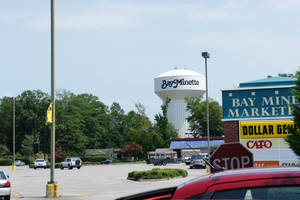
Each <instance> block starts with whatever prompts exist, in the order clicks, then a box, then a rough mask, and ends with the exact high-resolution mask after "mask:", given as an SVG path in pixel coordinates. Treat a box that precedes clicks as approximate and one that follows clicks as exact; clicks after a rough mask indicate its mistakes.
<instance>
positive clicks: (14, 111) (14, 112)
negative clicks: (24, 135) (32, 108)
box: [13, 97, 16, 165]
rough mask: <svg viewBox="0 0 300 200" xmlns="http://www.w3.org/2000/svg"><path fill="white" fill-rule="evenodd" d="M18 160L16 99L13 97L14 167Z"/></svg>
mask: <svg viewBox="0 0 300 200" xmlns="http://www.w3.org/2000/svg"><path fill="white" fill-rule="evenodd" d="M15 159H16V98H15V97H13V165H15V164H14V163H15Z"/></svg>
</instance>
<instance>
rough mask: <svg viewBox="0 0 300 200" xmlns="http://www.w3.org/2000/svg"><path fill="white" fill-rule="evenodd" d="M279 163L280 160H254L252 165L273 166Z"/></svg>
mask: <svg viewBox="0 0 300 200" xmlns="http://www.w3.org/2000/svg"><path fill="white" fill-rule="evenodd" d="M279 165H280V162H279V161H278V160H263V161H254V167H274V166H279Z"/></svg>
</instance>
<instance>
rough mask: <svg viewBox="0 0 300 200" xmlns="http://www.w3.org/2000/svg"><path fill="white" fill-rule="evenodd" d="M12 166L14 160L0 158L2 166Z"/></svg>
mask: <svg viewBox="0 0 300 200" xmlns="http://www.w3.org/2000/svg"><path fill="white" fill-rule="evenodd" d="M11 164H12V159H8V158H0V166H9V165H11Z"/></svg>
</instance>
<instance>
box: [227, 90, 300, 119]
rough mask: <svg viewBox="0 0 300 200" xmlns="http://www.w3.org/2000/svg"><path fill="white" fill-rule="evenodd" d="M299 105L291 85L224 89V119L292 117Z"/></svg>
mask: <svg viewBox="0 0 300 200" xmlns="http://www.w3.org/2000/svg"><path fill="white" fill-rule="evenodd" d="M290 104H296V105H299V103H298V102H297V99H296V97H295V96H294V95H293V94H292V92H291V88H290V87H283V88H259V89H258V88H253V89H248V88H247V89H246V88H245V89H242V88H240V89H235V90H223V91H222V106H223V119H225V120H226V119H241V118H272V117H277V118H278V117H291V116H292V108H291V106H290Z"/></svg>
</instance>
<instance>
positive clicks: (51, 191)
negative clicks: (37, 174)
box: [46, 184, 54, 198]
mask: <svg viewBox="0 0 300 200" xmlns="http://www.w3.org/2000/svg"><path fill="white" fill-rule="evenodd" d="M46 197H47V198H51V197H54V184H47V185H46Z"/></svg>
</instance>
